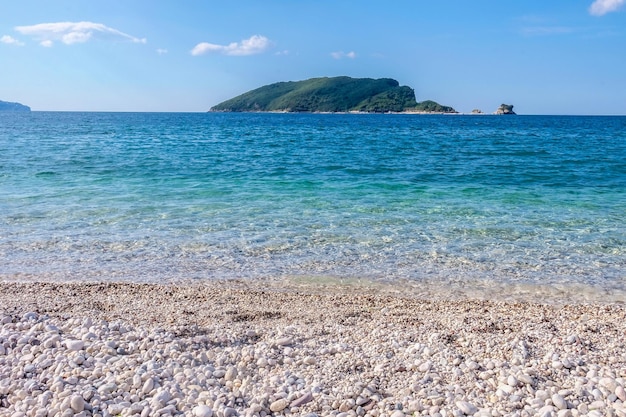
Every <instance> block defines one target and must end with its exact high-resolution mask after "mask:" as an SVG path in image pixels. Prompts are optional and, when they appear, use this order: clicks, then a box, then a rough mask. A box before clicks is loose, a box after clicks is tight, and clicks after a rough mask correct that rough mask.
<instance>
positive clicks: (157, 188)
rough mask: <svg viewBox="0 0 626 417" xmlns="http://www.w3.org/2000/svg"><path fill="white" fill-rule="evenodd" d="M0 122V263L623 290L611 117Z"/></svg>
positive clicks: (623, 204)
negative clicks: (1, 260)
mask: <svg viewBox="0 0 626 417" xmlns="http://www.w3.org/2000/svg"><path fill="white" fill-rule="evenodd" d="M0 121H1V122H2V124H0V210H1V211H2V215H1V217H0V226H1V233H2V235H1V239H0V257H2V259H3V262H2V264H1V265H0V279H4V280H16V279H18V280H20V279H45V280H61V281H64V280H128V281H144V282H149V281H156V282H164V281H167V282H176V281H181V280H188V279H193V280H198V279H239V278H244V279H266V278H275V279H283V278H288V277H334V279H339V280H346V279H364V280H366V281H367V282H391V283H396V284H397V285H399V286H401V287H403V288H408V287H410V286H411V285H418V286H419V285H426V283H432V285H435V286H437V285H441V286H442V288H446V287H447V288H449V290H450V291H451V292H453V291H465V292H471V291H478V292H480V291H482V292H493V291H496V288H500V287H502V288H508V289H509V290H512V289H513V288H517V290H516V291H521V290H520V288H522V287H524V288H532V289H533V290H530V291H529V292H530V293H533V292H534V289H540V288H547V287H550V288H569V289H570V290H571V292H572V293H576V292H581V291H583V292H584V290H581V288H583V287H585V288H591V289H592V290H593V291H595V292H597V293H598V294H604V293H607V292H610V293H613V294H617V293H620V294H621V292H622V291H623V290H624V288H626V230H625V228H624V224H625V220H626V215H625V213H626V162H624V161H626V118H624V117H547V116H544V117H530V116H528V117H491V116H476V117H473V116H472V117H470V116H467V117H465V116H453V117H449V116H402V115H367V116H366V115H292V114H271V115H268V114H132V113H130V114H123V113H122V114H106V113H40V112H33V113H31V114H26V115H1V116H0ZM429 285H430V284H429ZM502 291H503V293H506V292H507V290H502ZM559 291H561V290H559ZM559 291H557V293H559ZM593 291H592V292H593ZM539 292H540V293H546V292H547V290H541V291H539Z"/></svg>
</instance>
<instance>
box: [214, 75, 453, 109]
mask: <svg viewBox="0 0 626 417" xmlns="http://www.w3.org/2000/svg"><path fill="white" fill-rule="evenodd" d="M210 111H212V112H292V113H297V112H308V113H346V112H355V113H356V112H362V113H456V110H454V109H453V108H452V107H449V106H442V105H441V104H439V103H436V102H434V101H431V100H427V101H422V102H417V101H416V100H415V91H414V90H413V89H412V88H411V87H408V86H400V84H399V83H398V81H396V80H394V79H391V78H379V79H372V78H351V77H346V76H342V77H322V78H311V79H308V80H304V81H288V82H278V83H274V84H269V85H266V86H263V87H260V88H257V89H254V90H251V91H248V92H247V93H244V94H241V95H239V96H237V97H234V98H231V99H230V100H226V101H224V102H222V103H220V104H218V105H216V106H213V107H211V110H210Z"/></svg>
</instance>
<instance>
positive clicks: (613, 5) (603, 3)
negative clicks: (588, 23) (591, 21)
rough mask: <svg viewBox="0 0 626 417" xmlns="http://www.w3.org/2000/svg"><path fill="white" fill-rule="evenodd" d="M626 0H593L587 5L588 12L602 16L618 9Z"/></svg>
mask: <svg viewBox="0 0 626 417" xmlns="http://www.w3.org/2000/svg"><path fill="white" fill-rule="evenodd" d="M625 2H626V0H595V1H594V2H593V4H592V5H591V6H590V7H589V13H591V14H592V15H594V16H603V15H605V14H607V13H611V12H614V11H616V10H617V9H619V8H620V7H622V6H623V5H624V3H625Z"/></svg>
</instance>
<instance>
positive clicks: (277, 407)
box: [270, 398, 289, 413]
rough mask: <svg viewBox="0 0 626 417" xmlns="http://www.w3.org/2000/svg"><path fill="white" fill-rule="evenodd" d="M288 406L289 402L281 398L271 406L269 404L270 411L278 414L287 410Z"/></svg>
mask: <svg viewBox="0 0 626 417" xmlns="http://www.w3.org/2000/svg"><path fill="white" fill-rule="evenodd" d="M288 405H289V401H287V400H286V399H285V398H281V399H280V400H276V401H274V402H273V403H272V404H270V411H273V412H274V413H278V412H280V411H283V410H284V409H285V408H287V406H288Z"/></svg>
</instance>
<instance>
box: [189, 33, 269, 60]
mask: <svg viewBox="0 0 626 417" xmlns="http://www.w3.org/2000/svg"><path fill="white" fill-rule="evenodd" d="M269 46H270V40H269V39H267V38H266V37H265V36H261V35H254V36H251V37H250V38H249V39H244V40H242V41H241V42H232V43H230V44H228V45H216V44H214V43H208V42H201V43H199V44H197V45H196V46H194V48H193V49H192V50H191V55H194V56H198V55H204V54H207V53H212V52H215V53H220V54H224V55H233V56H244V55H254V54H260V53H261V52H263V51H265V50H266V49H267V48H269Z"/></svg>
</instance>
